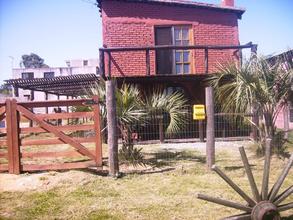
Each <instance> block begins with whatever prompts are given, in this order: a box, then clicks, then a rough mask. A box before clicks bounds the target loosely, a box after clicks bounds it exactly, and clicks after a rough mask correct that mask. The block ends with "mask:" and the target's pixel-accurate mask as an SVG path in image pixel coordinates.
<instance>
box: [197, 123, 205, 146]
mask: <svg viewBox="0 0 293 220" xmlns="http://www.w3.org/2000/svg"><path fill="white" fill-rule="evenodd" d="M203 130H204V127H203V120H199V121H198V132H199V141H200V142H204V131H203Z"/></svg>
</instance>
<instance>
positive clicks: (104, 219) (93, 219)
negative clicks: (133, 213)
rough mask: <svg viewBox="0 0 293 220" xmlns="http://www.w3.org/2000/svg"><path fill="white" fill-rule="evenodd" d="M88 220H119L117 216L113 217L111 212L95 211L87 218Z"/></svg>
mask: <svg viewBox="0 0 293 220" xmlns="http://www.w3.org/2000/svg"><path fill="white" fill-rule="evenodd" d="M87 219H88V220H121V218H120V217H119V216H116V215H113V214H112V212H111V210H104V209H102V210H97V211H93V212H91V213H90V214H89V215H88V217H87Z"/></svg>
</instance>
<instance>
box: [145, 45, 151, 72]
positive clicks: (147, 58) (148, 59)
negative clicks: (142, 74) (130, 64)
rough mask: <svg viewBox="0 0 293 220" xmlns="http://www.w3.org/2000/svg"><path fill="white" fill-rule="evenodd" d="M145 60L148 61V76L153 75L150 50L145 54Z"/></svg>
mask: <svg viewBox="0 0 293 220" xmlns="http://www.w3.org/2000/svg"><path fill="white" fill-rule="evenodd" d="M145 56H146V57H145V59H146V74H147V76H149V75H150V74H151V66H150V50H148V49H147V50H146V54H145Z"/></svg>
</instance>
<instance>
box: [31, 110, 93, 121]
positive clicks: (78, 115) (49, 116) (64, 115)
mask: <svg viewBox="0 0 293 220" xmlns="http://www.w3.org/2000/svg"><path fill="white" fill-rule="evenodd" d="M93 116H94V113H93V112H64V113H53V114H35V117H37V118H38V119H41V120H45V119H68V118H90V117H93Z"/></svg>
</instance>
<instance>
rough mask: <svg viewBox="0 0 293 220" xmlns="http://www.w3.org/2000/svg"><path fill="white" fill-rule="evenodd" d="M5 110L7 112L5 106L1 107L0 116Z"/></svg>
mask: <svg viewBox="0 0 293 220" xmlns="http://www.w3.org/2000/svg"><path fill="white" fill-rule="evenodd" d="M5 112H6V108H5V106H2V107H0V116H3V115H4V114H5ZM1 120H2V119H1Z"/></svg>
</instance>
